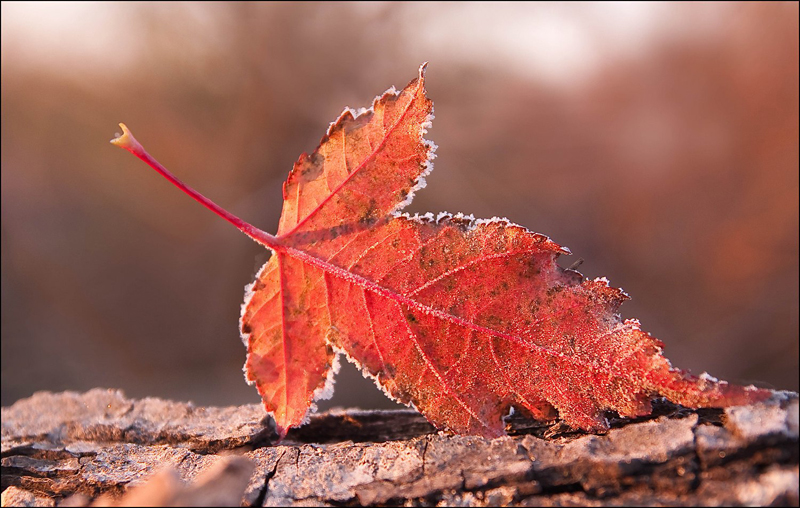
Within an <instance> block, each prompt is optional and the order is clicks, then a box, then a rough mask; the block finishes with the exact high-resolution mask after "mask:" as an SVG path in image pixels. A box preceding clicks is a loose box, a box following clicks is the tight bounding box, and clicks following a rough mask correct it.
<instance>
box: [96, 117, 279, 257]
mask: <svg viewBox="0 0 800 508" xmlns="http://www.w3.org/2000/svg"><path fill="white" fill-rule="evenodd" d="M119 126H120V127H121V128H122V134H121V135H118V136H117V137H115V138H114V139H112V140H111V144H113V145H116V146H118V147H120V148H124V149H125V150H127V151H129V152H130V153H132V154H133V155H135V156H136V157H138V158H140V159H141V160H143V161H144V162H145V163H146V164H147V165H148V166H150V167H151V168H153V169H155V170H156V172H158V173H159V174H161V176H163V177H164V178H166V179H167V180H169V181H170V182H172V184H173V185H175V187H177V188H179V189H180V190H182V191H183V192H185V193H186V194H188V195H189V196H191V197H192V198H194V199H195V200H196V201H197V202H199V203H200V204H201V205H203V206H205V207H206V208H208V209H209V210H211V211H212V212H214V213H215V214H217V215H219V216H220V217H222V218H223V219H225V220H226V221H228V222H230V223H231V224H233V225H234V226H236V229H238V230H239V231H241V232H242V233H244V234H246V235H247V236H249V237H250V238H252V239H253V240H255V241H256V242H258V243H260V244H262V245H264V246H266V247H269V248H271V249H278V248H280V247H281V244H280V242H279V240H278V239H277V238H276V237H275V236H273V235H271V234H269V233H267V232H266V231H262V230H260V229H258V228H257V227H255V226H253V225H252V224H250V223H248V222H245V221H243V220H242V219H240V218H239V217H237V216H235V215H233V214H232V213H230V212H229V211H227V210H225V209H224V208H222V207H221V206H219V205H218V204H216V203H214V202H213V201H211V200H210V199H208V198H207V197H205V196H203V195H202V194H200V193H199V192H197V191H196V190H194V189H193V188H191V187H189V186H188V185H186V184H185V183H183V182H182V181H181V180H180V179H179V178H178V177H177V176H175V175H173V174H172V173H171V172H170V171H169V170H168V169H167V168H165V167H164V166H163V165H161V163H160V162H158V161H157V160H155V159H154V158H153V157H152V156H151V155H150V154H149V153H147V150H145V149H144V147H143V146H142V145H141V143H139V142H138V141H137V140H136V138H134V137H133V133H131V131H130V130H129V129H128V127H127V126H126V125H125V124H124V123H121V124H119Z"/></svg>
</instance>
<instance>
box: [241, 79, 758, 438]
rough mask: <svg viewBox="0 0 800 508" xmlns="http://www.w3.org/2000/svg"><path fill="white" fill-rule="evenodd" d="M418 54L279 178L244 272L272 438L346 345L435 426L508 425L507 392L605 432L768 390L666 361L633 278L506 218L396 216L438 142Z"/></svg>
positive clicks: (460, 429)
mask: <svg viewBox="0 0 800 508" xmlns="http://www.w3.org/2000/svg"><path fill="white" fill-rule="evenodd" d="M432 112H433V105H432V103H431V101H430V100H429V99H428V98H427V97H426V95H425V88H424V66H423V67H422V68H421V69H420V75H419V77H418V78H417V79H415V80H413V81H412V82H411V83H409V84H408V86H406V87H405V88H404V89H403V90H402V91H400V92H396V91H394V90H393V89H392V90H389V91H387V92H386V93H384V94H383V95H382V96H380V97H377V98H376V99H375V101H374V103H373V105H372V108H371V109H369V110H366V111H363V112H361V113H360V114H358V115H355V114H353V112H352V111H351V110H349V109H346V110H345V112H344V113H342V115H341V116H340V117H339V119H338V120H337V121H336V122H335V123H333V124H332V125H331V127H330V128H329V130H328V133H327V134H326V136H325V137H323V139H322V141H321V142H320V145H319V147H318V148H317V149H316V150H315V151H314V153H312V154H311V155H307V154H303V155H302V156H301V157H300V159H299V160H298V161H297V162H296V163H295V165H294V168H293V169H292V171H291V172H290V174H289V177H288V179H287V181H286V183H285V184H284V189H283V196H284V204H283V212H282V215H281V220H280V226H279V229H278V235H277V238H278V240H279V245H277V246H275V247H273V251H274V254H273V256H272V257H271V258H270V260H269V261H268V262H267V263H266V264H265V265H264V267H263V268H262V269H261V270H260V271H259V273H258V275H257V276H256V280H255V281H254V282H253V284H252V285H251V286H248V290H247V294H246V297H245V302H244V304H243V306H242V316H241V322H240V326H241V333H242V338H243V340H244V341H245V344H246V345H247V348H248V356H247V361H246V364H245V372H246V378H247V380H248V381H249V382H251V383H255V385H256V387H257V389H258V392H259V394H260V395H261V397H262V400H263V402H264V405H265V407H266V409H267V411H268V412H269V413H270V414H271V415H272V416H273V417H274V418H275V421H276V424H277V428H278V431H279V434H280V436H281V437H283V436H285V434H286V432H287V430H288V429H289V428H291V427H296V426H299V425H301V424H302V423H303V421H304V419H305V418H306V415H307V414H308V412H309V410H310V409H311V408H312V407H313V403H314V401H315V400H316V399H318V398H320V397H322V396H326V395H328V393H326V392H327V391H329V388H330V384H331V382H332V376H333V374H334V373H335V371H336V366H337V356H338V354H339V353H344V354H346V355H347V356H348V358H349V359H351V361H354V362H355V363H356V364H357V365H359V366H360V367H361V369H362V372H363V373H364V374H365V375H367V376H369V377H372V378H374V379H375V381H376V383H377V384H378V385H379V386H380V387H381V388H382V389H383V390H384V392H385V393H386V394H387V395H389V396H390V397H392V398H393V399H396V400H398V401H400V402H402V403H405V404H409V405H411V404H413V406H414V407H416V408H417V409H418V410H419V411H420V412H421V413H422V414H424V415H425V417H426V418H427V419H428V420H429V421H430V422H431V423H433V424H434V425H435V426H436V427H438V428H442V429H449V430H452V431H454V432H457V433H461V434H473V435H480V436H486V437H495V436H500V435H504V434H505V430H504V423H503V420H502V417H503V416H504V415H506V414H508V412H509V409H510V408H511V407H514V408H516V409H517V410H520V411H523V412H527V413H528V414H530V415H531V416H533V417H535V418H539V419H552V418H554V417H555V416H556V415H558V416H559V417H560V418H562V419H563V420H564V421H565V422H566V423H567V424H569V425H571V426H573V427H576V428H580V429H585V430H591V431H603V430H606V429H607V428H608V423H607V421H606V419H605V417H604V415H603V412H604V411H605V410H613V411H616V412H618V413H619V414H620V415H621V416H640V415H646V414H649V413H650V411H651V407H650V400H651V399H652V398H653V397H654V396H658V395H660V396H664V397H666V398H667V399H669V400H671V401H673V402H675V403H679V404H683V405H686V406H692V407H704V406H728V405H738V404H745V403H748V402H752V401H755V400H760V399H763V398H766V397H767V396H768V392H767V391H764V390H758V389H755V388H753V387H747V388H745V387H740V386H735V385H729V384H728V383H725V382H724V381H717V380H715V379H713V378H711V377H710V376H701V377H699V378H697V377H693V376H691V375H689V374H687V373H684V372H682V371H680V370H677V369H673V368H672V367H671V366H670V363H669V361H668V360H667V359H666V358H665V357H663V356H662V355H661V349H662V346H663V345H662V343H661V342H660V341H658V340H657V339H655V338H653V337H651V336H650V335H648V334H647V333H645V332H643V331H642V330H641V329H640V328H639V323H638V321H636V320H625V321H622V319H621V318H620V316H619V314H618V313H617V311H618V308H619V306H620V304H621V303H622V302H623V301H624V300H625V299H627V295H625V293H623V292H622V291H621V290H619V289H615V288H612V287H610V286H609V285H608V283H607V281H606V280H605V279H597V280H586V279H584V278H583V276H582V275H581V274H579V273H578V272H575V271H573V270H566V269H563V268H561V267H559V266H558V264H557V262H556V261H557V258H558V256H559V255H560V254H562V253H568V252H569V251H568V250H566V249H565V248H563V247H561V246H559V245H557V244H555V243H554V242H552V241H551V240H550V239H549V238H547V237H546V236H544V235H540V234H537V233H532V232H530V231H528V230H527V229H525V228H523V227H521V226H518V225H515V224H511V223H509V222H508V221H505V220H498V219H493V220H488V221H476V220H474V219H472V218H471V217H464V216H461V215H458V216H450V215H447V214H440V216H439V217H437V218H434V217H433V216H431V215H430V214H428V215H426V216H422V217H419V216H414V217H410V216H407V215H401V214H399V213H398V210H399V209H401V208H402V207H403V206H405V205H406V204H408V203H409V202H410V200H411V198H412V197H413V194H414V191H415V190H417V189H418V188H421V187H423V186H424V176H425V174H426V173H427V172H428V171H429V170H430V169H431V163H430V161H431V159H432V158H433V149H434V146H433V145H432V144H431V143H429V142H427V141H425V140H424V139H423V135H424V133H425V129H426V127H428V126H429V125H430V120H431V119H432Z"/></svg>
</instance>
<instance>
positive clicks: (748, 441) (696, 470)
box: [2, 389, 798, 506]
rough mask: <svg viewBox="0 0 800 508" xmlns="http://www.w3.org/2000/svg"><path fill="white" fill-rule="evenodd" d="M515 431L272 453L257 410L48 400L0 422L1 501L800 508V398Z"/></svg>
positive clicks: (58, 396)
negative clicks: (579, 427) (603, 424)
mask: <svg viewBox="0 0 800 508" xmlns="http://www.w3.org/2000/svg"><path fill="white" fill-rule="evenodd" d="M507 427H508V430H509V433H510V434H511V435H510V437H504V438H498V439H491V440H490V439H482V438H475V437H463V436H454V435H448V434H445V433H439V432H436V431H435V430H434V429H433V428H432V427H431V426H430V425H429V424H428V423H427V422H426V421H425V419H424V418H423V417H421V416H420V415H419V414H418V413H416V412H415V411H412V410H402V411H360V410H346V411H345V410H341V411H330V412H327V413H323V414H319V415H315V416H313V417H312V418H311V422H310V423H309V424H308V425H306V426H304V427H301V428H300V429H295V430H292V431H290V432H289V434H288V436H287V438H286V439H285V440H284V441H283V442H281V443H275V442H274V438H275V433H274V427H273V426H272V424H271V422H270V420H269V419H268V418H265V415H264V411H263V409H262V408H261V407H260V406H258V405H246V406H240V407H227V408H215V407H196V406H194V405H192V404H190V403H181V402H172V401H166V400H160V399H154V398H146V399H141V400H132V399H128V398H126V397H125V396H124V395H123V394H122V392H120V391H118V390H103V389H95V390H91V391H89V392H86V393H74V392H64V393H49V392H40V393H37V394H34V395H33V396H32V397H30V398H27V399H24V400H20V401H18V402H17V403H16V404H14V405H13V406H11V407H7V408H3V409H2V488H3V493H2V504H3V506H7V505H8V506H11V505H17V506H19V505H23V506H53V505H70V506H86V505H89V504H94V505H95V506H112V505H122V506H136V505H143V504H151V505H165V506H167V505H173V506H180V505H189V506H207V505H218V506H224V505H237V504H243V505H246V506H261V505H264V506H272V505H289V506H318V505H328V506H342V505H344V506H350V505H353V506H358V505H408V506H416V505H419V506H435V505H447V506H450V505H459V506H490V505H520V506H527V505H546V506H549V505H574V504H583V505H606V504H612V505H618V504H632V505H639V504H641V505H664V504H666V505H797V504H798V396H797V394H796V393H790V392H775V393H774V395H773V397H772V398H771V399H770V400H768V401H766V402H764V403H760V404H756V405H752V406H745V407H735V408H729V409H725V410H721V409H720V410H717V409H705V410H689V409H685V408H682V407H680V406H675V405H672V404H669V403H666V402H657V403H656V404H655V411H654V413H653V415H652V416H650V417H648V418H641V419H637V420H627V419H626V420H623V419H613V418H612V429H611V431H610V432H608V433H607V434H605V435H593V434H584V433H578V432H573V431H572V430H571V429H569V428H566V427H565V426H563V425H561V424H559V423H555V424H544V423H539V422H535V421H531V420H525V419H523V418H520V417H511V418H509V420H508V422H507Z"/></svg>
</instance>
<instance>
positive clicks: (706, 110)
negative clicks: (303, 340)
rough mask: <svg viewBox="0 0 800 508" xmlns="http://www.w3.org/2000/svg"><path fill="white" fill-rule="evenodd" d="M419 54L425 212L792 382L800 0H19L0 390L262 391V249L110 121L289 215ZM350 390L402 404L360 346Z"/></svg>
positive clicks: (757, 377) (726, 362)
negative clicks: (131, 149)
mask: <svg viewBox="0 0 800 508" xmlns="http://www.w3.org/2000/svg"><path fill="white" fill-rule="evenodd" d="M424 61H429V62H430V64H429V67H428V74H427V76H428V91H429V96H430V97H431V98H432V99H433V101H434V103H435V108H436V120H435V121H434V126H433V128H432V129H431V130H430V132H429V134H428V137H429V138H430V139H431V140H433V141H434V142H436V143H437V144H438V145H439V149H438V151H437V155H438V158H437V159H436V161H435V165H436V169H435V171H434V172H433V173H432V174H431V175H430V177H429V178H428V186H427V188H426V189H424V191H422V192H420V193H419V194H418V195H417V197H416V199H415V201H414V203H413V204H412V206H411V208H410V211H411V212H426V211H433V212H439V211H443V210H447V211H450V212H458V211H463V212H467V213H473V214H474V215H475V216H476V217H492V216H505V217H508V218H509V219H510V220H512V221H514V222H517V223H519V224H522V225H524V226H526V227H528V228H530V229H532V230H534V231H537V232H541V233H544V234H547V235H549V236H550V237H551V238H552V239H553V240H555V241H556V242H558V243H560V244H562V245H566V246H568V247H569V248H570V249H571V250H572V252H573V253H574V255H573V256H571V257H566V258H562V264H563V265H565V266H568V265H570V264H572V263H573V262H574V261H576V260H577V259H578V258H583V259H585V262H584V263H583V265H582V266H581V268H580V270H581V271H582V272H583V273H584V274H585V275H586V276H588V277H598V276H607V277H608V278H609V279H610V281H611V284H612V285H614V286H617V287H622V288H623V289H625V290H626V291H627V292H628V293H629V294H630V295H631V296H632V300H631V301H630V302H627V303H626V304H625V305H624V306H623V307H622V314H623V316H624V317H637V318H639V319H640V320H641V321H642V323H643V328H644V329H645V330H647V331H649V332H650V333H652V334H653V335H655V336H656V337H658V338H660V339H661V340H662V341H664V342H665V343H666V355H667V356H668V357H669V358H670V359H671V360H672V363H673V365H675V366H678V367H681V368H685V369H690V370H691V371H692V372H694V373H695V374H699V373H700V372H702V371H708V372H710V373H711V374H712V375H715V376H717V377H720V378H722V379H727V380H729V381H731V382H736V383H756V384H757V385H759V386H765V387H771V388H778V389H791V390H797V389H798V4H797V3H795V2H791V3H716V2H714V3H688V4H683V3H680V4H669V3H645V4H638V3H621V4H595V3H593V4H573V3H568V4H546V3H545V4H540V3H536V4H525V3H507V4H502V3H500V4H491V5H489V4H484V3H464V4H461V3H384V2H381V3H338V2H337V3H325V4H316V3H268V4H250V3H244V4H238V3H232V2H226V3H224V4H215V3H188V4H186V3H183V4H172V3H163V4H161V3H150V2H148V3H23V2H3V3H2V404H3V405H4V406H5V405H9V404H11V403H13V402H14V401H15V400H17V399H18V398H21V397H26V396H29V395H31V394H32V393H33V392H35V391H37V390H52V391H58V390H65V389H71V390H86V389H89V388H92V387H97V386H100V387H114V388H122V389H124V390H125V392H126V393H127V394H128V395H129V396H133V397H142V396H159V397H166V398H173V399H178V400H192V401H194V402H196V403H198V404H213V405H231V404H241V403H246V402H258V395H257V394H256V391H255V389H254V388H251V387H249V386H247V385H246V384H245V382H244V379H243V376H242V372H241V368H242V364H243V363H244V359H245V349H244V347H243V346H242V344H241V341H240V339H239V334H238V330H237V325H238V318H239V307H240V304H241V301H242V299H243V289H244V286H245V285H246V284H248V283H249V282H250V281H251V279H252V278H253V275H254V274H255V272H256V270H257V269H258V268H259V267H260V266H261V264H262V263H264V262H265V261H266V260H267V257H268V255H267V252H266V251H264V250H263V249H261V248H260V247H259V246H257V245H256V244H254V243H253V242H251V241H250V240H248V239H247V238H246V237H244V236H243V235H242V234H241V233H239V232H238V231H236V230H235V229H234V228H233V227H231V226H230V225H229V224H227V223H226V222H224V221H223V220H221V219H219V218H218V217H216V216H214V215H213V214H211V213H210V212H208V211H207V210H205V209H204V208H202V207H201V206H198V204H197V203H195V202H194V201H192V200H191V199H189V198H188V197H187V196H185V195H183V194H182V193H180V192H179V191H178V190H177V189H175V188H173V187H172V186H171V185H169V184H168V183H167V182H166V181H164V180H163V179H162V178H161V177H160V176H158V175H156V174H155V173H154V172H153V171H152V170H150V169H149V168H147V167H146V166H145V165H144V164H143V163H142V162H140V161H139V160H138V159H135V158H134V157H132V156H131V155H130V154H128V153H126V152H124V151H122V150H120V149H118V148H115V147H113V146H112V145H110V144H109V143H108V140H109V139H111V138H112V137H113V136H114V134H115V132H117V131H118V130H119V128H118V127H117V123H118V122H121V121H122V122H125V123H126V124H127V125H128V126H129V127H130V128H131V129H132V130H133V132H135V133H136V135H137V138H138V139H139V140H140V141H141V142H142V143H143V144H144V145H145V146H146V147H147V148H148V150H149V151H150V153H152V154H153V155H154V156H155V157H156V158H157V159H159V160H160V161H161V162H162V163H164V164H165V165H166V166H167V167H168V168H170V169H171V170H172V171H173V172H175V173H176V174H177V175H178V176H179V177H181V178H183V179H184V180H185V181H187V182H188V183H190V184H191V185H193V186H194V187H195V188H196V189H198V190H199V191H200V192H202V193H204V194H205V195H207V196H209V197H210V198H211V199H213V200H215V201H216V202H217V203H219V204H220V205H222V206H223V207H225V208H227V209H229V210H230V211H231V212H233V213H235V214H237V215H239V216H241V217H242V218H243V219H245V220H247V221H249V222H251V223H253V224H255V225H257V226H259V227H261V228H263V229H265V230H267V231H273V232H274V231H275V230H276V228H277V224H278V216H279V213H280V209H281V183H282V182H283V180H284V179H285V177H286V175H287V173H288V171H289V169H290V168H291V167H292V164H293V162H294V161H295V160H296V159H297V158H298V156H299V155H300V154H301V153H302V152H304V151H307V152H310V151H312V150H313V149H314V148H315V147H316V145H317V143H318V142H319V139H320V138H321V137H322V135H323V134H324V133H325V131H326V129H327V127H328V125H329V123H330V122H332V121H333V120H334V119H336V118H337V116H338V115H339V113H340V112H341V111H342V109H343V107H344V106H351V107H356V108H357V107H360V106H369V105H370V104H371V101H372V99H373V97H374V96H376V95H378V94H380V93H382V92H383V91H384V90H385V89H387V88H388V87H389V86H391V85H396V86H397V87H398V88H399V87H402V86H404V85H405V84H406V83H408V82H409V81H410V80H411V79H413V78H414V77H415V76H416V73H417V68H418V67H419V65H420V63H422V62H424ZM345 363H346V362H345ZM334 405H341V406H361V407H391V406H393V403H392V402H390V401H389V400H388V399H386V398H384V397H383V395H382V394H381V393H380V392H378V390H377V389H376V388H375V387H374V385H373V384H372V382H371V381H365V380H363V379H362V378H361V377H360V375H359V374H358V373H357V372H356V370H355V369H354V368H353V367H352V366H350V365H349V364H346V365H343V369H342V372H341V373H340V376H339V382H338V383H337V389H336V393H335V395H334V398H333V399H332V400H330V401H327V402H324V403H323V404H322V405H321V406H322V407H323V408H326V407H330V406H334Z"/></svg>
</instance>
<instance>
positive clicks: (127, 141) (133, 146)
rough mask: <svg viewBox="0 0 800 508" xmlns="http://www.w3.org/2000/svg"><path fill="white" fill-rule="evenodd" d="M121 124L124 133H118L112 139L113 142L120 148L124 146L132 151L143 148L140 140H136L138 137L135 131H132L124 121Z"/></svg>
mask: <svg viewBox="0 0 800 508" xmlns="http://www.w3.org/2000/svg"><path fill="white" fill-rule="evenodd" d="M119 126H120V128H121V129H122V134H117V135H116V137H115V138H114V139H112V140H111V144H112V145H115V146H118V147H120V148H124V149H126V150H128V151H130V152H134V151H136V150H141V149H142V145H140V144H139V142H138V141H136V138H135V137H133V133H132V132H131V131H130V129H128V126H127V125H125V124H124V123H120V124H119Z"/></svg>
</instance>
